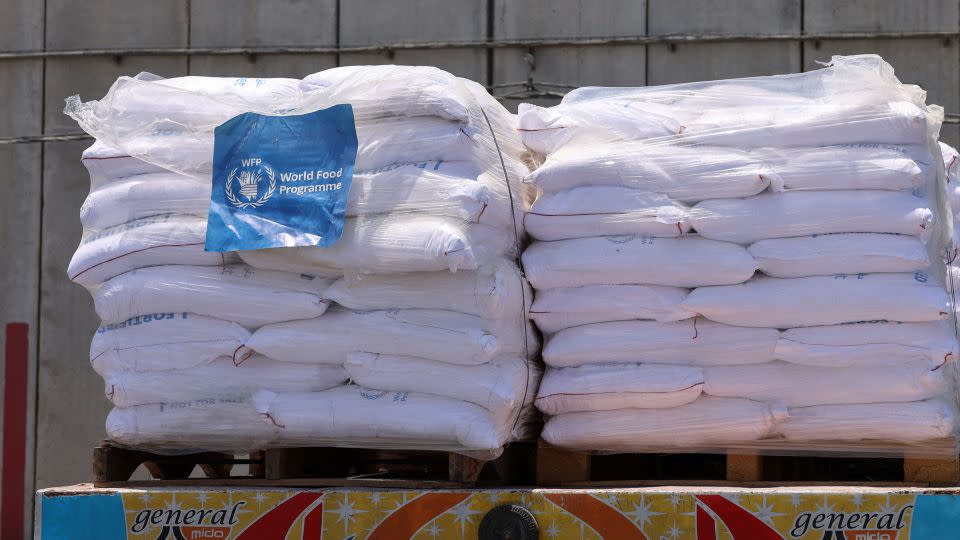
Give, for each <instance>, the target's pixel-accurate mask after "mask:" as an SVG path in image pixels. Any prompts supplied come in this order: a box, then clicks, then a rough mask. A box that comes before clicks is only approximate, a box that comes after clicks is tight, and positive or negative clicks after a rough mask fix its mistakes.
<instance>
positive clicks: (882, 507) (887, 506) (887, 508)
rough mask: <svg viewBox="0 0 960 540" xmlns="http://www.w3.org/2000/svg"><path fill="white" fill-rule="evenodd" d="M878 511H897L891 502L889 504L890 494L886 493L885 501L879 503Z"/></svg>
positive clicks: (883, 512) (892, 512)
mask: <svg viewBox="0 0 960 540" xmlns="http://www.w3.org/2000/svg"><path fill="white" fill-rule="evenodd" d="M879 512H880V513H881V514H895V513H896V512H897V507H896V506H894V505H892V504H890V495H889V494H888V495H887V502H885V503H884V504H882V505H880V510H879Z"/></svg>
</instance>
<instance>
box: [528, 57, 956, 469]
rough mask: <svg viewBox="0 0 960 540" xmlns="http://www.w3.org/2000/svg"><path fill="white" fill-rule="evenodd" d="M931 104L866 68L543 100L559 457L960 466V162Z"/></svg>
mask: <svg viewBox="0 0 960 540" xmlns="http://www.w3.org/2000/svg"><path fill="white" fill-rule="evenodd" d="M925 98H926V95H925V93H924V92H923V91H922V90H921V89H920V88H918V87H916V86H911V85H906V84H902V83H900V81H899V80H897V78H896V77H895V76H894V73H893V69H892V68H891V67H890V66H889V65H888V64H887V63H886V62H884V61H883V60H882V59H881V58H879V57H877V56H872V55H864V56H851V57H834V58H833V59H832V61H831V62H830V63H828V64H826V65H825V67H824V68H822V69H819V70H816V71H811V72H807V73H802V74H795V75H782V76H771V77H754V78H749V79H736V80H726V81H709V82H699V83H687V84H677V85H669V86H654V87H645V88H601V87H587V88H579V89H576V90H574V91H572V92H570V93H569V94H567V95H566V96H565V97H564V99H563V101H562V102H561V103H560V104H559V105H557V106H555V107H550V108H542V107H537V106H534V105H528V104H523V105H521V106H520V115H519V123H518V125H519V127H520V133H521V137H522V139H523V142H524V143H525V144H526V145H527V147H528V148H530V149H531V150H532V151H533V152H536V153H538V154H540V159H541V160H542V165H541V166H540V167H539V168H537V169H536V170H534V171H533V172H532V173H530V174H529V175H527V177H526V179H525V181H526V182H527V183H530V184H532V185H534V186H536V187H537V188H538V193H539V196H538V199H537V200H536V201H535V202H534V204H533V205H532V206H531V209H530V212H529V213H528V215H527V216H526V219H525V224H526V227H527V229H528V232H529V234H530V236H531V237H532V238H533V239H534V240H535V241H534V242H533V243H532V244H531V245H530V247H529V248H528V249H527V250H526V251H525V253H524V254H523V262H524V267H525V270H526V272H527V275H528V276H529V278H530V283H531V285H532V286H533V287H534V289H535V290H534V302H533V305H532V308H531V318H532V320H533V321H534V322H535V323H536V324H537V326H538V327H539V328H540V330H542V331H543V332H544V334H545V338H544V351H543V356H544V361H545V363H546V365H547V368H546V373H545V375H544V379H543V383H542V385H541V387H540V391H539V393H538V396H537V400H536V405H537V407H538V408H540V410H541V411H543V412H544V413H545V414H547V415H548V418H547V422H546V425H545V427H544V431H543V438H544V439H545V440H546V441H547V442H548V443H550V444H553V445H556V446H560V447H564V448H569V449H576V450H594V451H615V452H618V451H623V452H629V451H657V450H661V451H668V452H677V451H708V450H715V451H721V452H722V451H724V450H726V449H731V448H740V449H743V448H750V449H756V450H758V451H770V452H788V453H804V452H805V453H810V452H824V451H827V452H830V451H843V452H853V453H864V454H866V453H872V452H879V453H893V454H897V453H902V452H903V451H904V449H905V448H909V449H910V452H912V453H920V454H929V455H950V453H953V454H954V455H955V452H956V443H955V437H956V427H957V426H956V418H957V397H956V396H957V394H956V378H957V377H956V358H957V339H956V334H955V332H954V324H953V321H954V317H955V314H954V310H955V308H954V302H953V298H954V295H953V294H952V291H953V290H954V289H953V286H952V284H951V283H950V282H949V280H945V276H946V275H948V273H947V272H945V270H946V269H947V264H948V263H949V262H950V261H952V260H953V259H954V258H955V256H954V254H955V253H956V250H955V248H953V246H952V244H953V242H952V240H951V239H952V217H951V208H950V206H951V203H952V202H954V201H957V200H960V197H957V196H956V193H954V192H955V191H957V190H956V189H955V188H956V185H955V184H956V181H957V180H956V176H955V174H956V166H957V157H956V153H955V151H952V149H950V148H949V147H946V148H941V147H939V146H938V145H937V136H938V133H939V129H940V124H941V122H942V119H943V114H942V110H941V109H940V107H937V106H934V105H928V104H926V103H925ZM941 158H942V159H941ZM958 193H960V191H958ZM957 275H960V272H957Z"/></svg>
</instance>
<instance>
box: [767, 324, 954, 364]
mask: <svg viewBox="0 0 960 540" xmlns="http://www.w3.org/2000/svg"><path fill="white" fill-rule="evenodd" d="M776 357H777V358H778V359H780V360H783V361H785V362H790V363H793V364H805V365H809V366H824V367H859V368H861V369H872V367H873V366H880V365H893V366H896V365H910V366H916V367H918V368H919V367H922V368H926V369H934V368H937V367H939V366H941V365H943V364H945V363H946V362H949V361H950V360H953V359H955V358H956V357H957V338H956V335H955V334H954V330H953V327H952V326H951V325H950V323H949V322H947V321H937V322H921V323H898V322H871V323H859V324H840V325H833V326H811V327H807V328H791V329H789V330H787V331H785V332H783V333H782V334H781V335H780V341H778V342H777V349H776Z"/></svg>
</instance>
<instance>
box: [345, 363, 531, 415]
mask: <svg viewBox="0 0 960 540" xmlns="http://www.w3.org/2000/svg"><path fill="white" fill-rule="evenodd" d="M343 367H344V368H345V369H346V370H347V373H348V374H349V375H350V380H351V381H353V382H355V383H357V384H359V385H360V386H365V387H367V388H377V389H380V390H396V391H404V392H422V393H424V394H433V395H436V396H443V397H448V398H451V399H457V400H462V401H469V402H470V403H476V404H477V405H480V406H481V407H483V408H484V409H487V410H488V411H491V412H493V413H495V414H497V415H498V416H504V417H509V419H510V420H511V421H512V420H513V418H512V416H515V415H516V413H517V410H518V409H519V408H520V407H521V406H523V405H525V404H529V403H532V402H533V399H534V397H536V394H537V383H538V382H539V378H540V377H539V369H537V368H536V367H535V366H534V365H533V363H532V362H528V361H527V360H524V359H523V358H521V357H518V356H507V357H498V358H495V359H493V360H491V361H490V362H487V363H485V364H479V365H475V366H465V365H458V364H451V363H449V362H439V361H437V360H427V359H425V358H415V357H412V356H399V355H394V354H372V353H350V354H349V355H347V360H346V362H345V363H344V365H343Z"/></svg>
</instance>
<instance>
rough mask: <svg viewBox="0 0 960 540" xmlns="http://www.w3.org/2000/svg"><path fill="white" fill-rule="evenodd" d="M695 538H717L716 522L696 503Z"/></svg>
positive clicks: (699, 539)
mask: <svg viewBox="0 0 960 540" xmlns="http://www.w3.org/2000/svg"><path fill="white" fill-rule="evenodd" d="M697 540H717V522H716V520H715V519H713V516H711V515H710V514H708V513H707V511H706V510H704V509H703V507H702V506H700V505H699V504H698V505H697Z"/></svg>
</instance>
